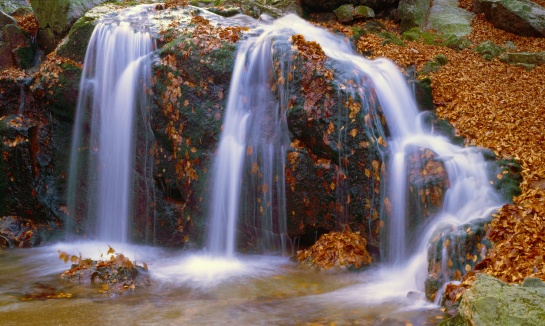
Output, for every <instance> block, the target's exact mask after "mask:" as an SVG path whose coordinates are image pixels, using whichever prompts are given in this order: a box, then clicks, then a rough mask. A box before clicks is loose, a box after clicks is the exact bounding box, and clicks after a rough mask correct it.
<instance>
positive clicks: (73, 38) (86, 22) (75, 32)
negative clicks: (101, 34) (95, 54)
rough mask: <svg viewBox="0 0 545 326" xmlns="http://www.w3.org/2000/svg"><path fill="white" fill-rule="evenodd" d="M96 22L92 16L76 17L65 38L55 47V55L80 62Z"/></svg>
mask: <svg viewBox="0 0 545 326" xmlns="http://www.w3.org/2000/svg"><path fill="white" fill-rule="evenodd" d="M96 24H97V20H96V19H95V18H94V17H87V16H83V17H81V18H80V19H78V20H77V21H76V22H75V23H74V25H73V26H72V28H71V29H70V32H69V33H68V38H67V40H66V41H65V42H64V43H62V44H61V45H60V46H59V48H58V49H57V55H59V56H61V57H65V58H68V59H71V60H74V61H76V62H81V63H82V62H83V60H84V59H85V53H86V51H87V46H88V45H89V40H90V39H91V35H93V31H94V30H95V26H96Z"/></svg>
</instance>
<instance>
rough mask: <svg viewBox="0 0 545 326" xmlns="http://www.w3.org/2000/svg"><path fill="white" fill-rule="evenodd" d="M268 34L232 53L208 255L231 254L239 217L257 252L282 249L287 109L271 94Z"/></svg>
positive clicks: (246, 43) (218, 154)
mask: <svg viewBox="0 0 545 326" xmlns="http://www.w3.org/2000/svg"><path fill="white" fill-rule="evenodd" d="M271 32H272V31H269V32H268V33H267V32H265V33H263V34H262V35H261V36H258V37H253V38H250V39H249V40H247V41H246V42H245V43H244V44H243V45H242V46H241V48H240V49H239V50H238V53H237V58H236V62H235V65H234V71H233V76H232V79H231V87H230V90H229V95H228V101H227V110H226V116H225V120H224V124H223V131H222V134H221V139H220V144H219V147H218V151H217V157H216V159H215V163H214V170H213V179H212V193H211V206H210V208H209V219H208V221H209V230H208V245H207V249H208V250H209V252H210V253H211V254H213V255H217V256H225V257H232V256H233V255H234V253H235V251H236V243H237V232H238V231H237V229H238V227H239V217H240V216H245V218H244V220H245V221H246V225H245V229H246V230H247V231H250V232H252V233H253V234H252V236H255V237H256V238H257V239H259V242H260V244H257V246H258V247H259V249H260V250H261V251H271V250H278V251H281V252H282V251H284V250H285V248H286V239H287V235H286V234H287V226H286V217H285V211H286V209H285V191H284V184H285V181H284V164H285V155H286V154H285V152H286V149H287V147H288V145H289V138H288V134H287V126H286V120H285V111H286V108H287V107H286V101H285V99H283V98H282V96H279V95H278V94H279V93H280V94H282V91H281V90H279V91H278V92H276V91H273V88H274V87H273V86H274V85H276V81H275V80H274V77H275V76H274V74H273V58H272V39H271V34H270V33H271ZM244 167H246V168H244Z"/></svg>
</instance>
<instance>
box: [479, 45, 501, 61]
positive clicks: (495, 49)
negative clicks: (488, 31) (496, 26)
mask: <svg viewBox="0 0 545 326" xmlns="http://www.w3.org/2000/svg"><path fill="white" fill-rule="evenodd" d="M473 52H476V53H478V54H480V55H481V56H482V57H483V58H484V59H486V60H489V61H490V60H492V59H493V58H495V57H497V56H499V55H500V54H502V52H505V48H503V47H501V46H498V45H496V44H495V43H494V42H492V41H484V42H482V43H479V45H477V46H476V47H475V48H474V49H473Z"/></svg>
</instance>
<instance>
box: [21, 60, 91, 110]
mask: <svg viewBox="0 0 545 326" xmlns="http://www.w3.org/2000/svg"><path fill="white" fill-rule="evenodd" d="M81 69H82V66H81V65H80V64H78V63H76V62H74V61H71V60H68V59H63V58H60V57H55V56H50V57H49V58H48V59H47V61H45V62H44V63H43V64H42V66H41V67H40V70H39V72H38V74H36V78H35V81H34V84H33V85H32V87H31V90H32V93H33V96H34V98H36V99H39V100H40V101H43V103H44V104H45V105H44V106H45V107H47V108H48V109H49V110H51V112H52V113H54V114H56V115H58V116H60V117H62V118H63V119H68V120H69V121H73V120H74V115H75V111H76V105H77V100H78V92H79V83H80V79H81V73H82V71H81Z"/></svg>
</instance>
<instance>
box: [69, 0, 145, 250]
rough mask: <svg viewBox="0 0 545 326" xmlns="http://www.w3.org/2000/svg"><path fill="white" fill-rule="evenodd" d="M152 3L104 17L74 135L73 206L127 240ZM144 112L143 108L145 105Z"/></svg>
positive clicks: (100, 230) (98, 233) (106, 234)
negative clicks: (136, 126)
mask: <svg viewBox="0 0 545 326" xmlns="http://www.w3.org/2000/svg"><path fill="white" fill-rule="evenodd" d="M151 8H152V6H137V7H134V8H130V9H129V10H125V11H123V12H121V13H119V14H112V15H109V16H107V17H105V18H104V19H103V20H102V21H101V22H100V23H98V25H97V26H96V28H95V30H94V32H93V35H92V36H91V40H90V43H89V46H88V49H87V53H86V56H85V65H84V67H83V75H82V78H81V82H80V93H79V98H78V105H77V109H76V110H77V113H76V121H75V127H74V135H73V141H72V152H71V162H70V176H69V178H70V180H69V188H68V196H69V198H68V202H69V210H70V214H71V215H72V217H74V218H75V219H76V221H78V222H79V221H81V220H85V221H88V223H89V224H90V225H89V226H91V228H93V226H94V235H95V237H96V238H97V239H99V240H107V241H116V242H126V241H127V240H129V224H130V218H129V217H130V216H131V215H132V214H133V213H134V211H133V205H132V199H133V194H132V193H133V181H134V174H135V163H134V162H135V158H134V146H135V145H134V144H135V139H136V138H135V133H134V127H135V125H136V124H137V117H138V116H139V115H138V114H137V112H139V111H138V110H144V111H145V110H146V109H147V108H146V105H147V101H148V99H147V89H146V83H147V82H148V81H149V73H150V53H151V52H152V51H153V50H154V48H155V42H154V39H153V38H152V36H151V34H150V33H149V31H147V30H146V28H145V27H144V26H143V25H144V24H145V22H146V18H147V16H148V15H149V14H150V12H151ZM140 112H141V111H140Z"/></svg>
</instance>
